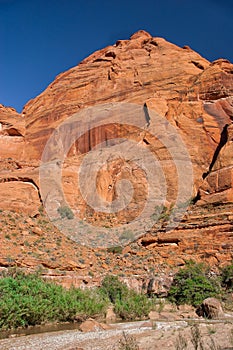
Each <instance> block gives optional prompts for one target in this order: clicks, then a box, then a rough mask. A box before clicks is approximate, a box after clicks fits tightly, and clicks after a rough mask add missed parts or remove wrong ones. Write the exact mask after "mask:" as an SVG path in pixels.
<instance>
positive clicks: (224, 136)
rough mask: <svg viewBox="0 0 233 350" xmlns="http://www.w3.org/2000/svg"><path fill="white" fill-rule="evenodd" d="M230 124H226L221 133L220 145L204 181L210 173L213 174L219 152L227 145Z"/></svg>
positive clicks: (204, 175) (204, 176)
mask: <svg viewBox="0 0 233 350" xmlns="http://www.w3.org/2000/svg"><path fill="white" fill-rule="evenodd" d="M228 126H229V125H228V124H226V125H225V126H224V128H223V130H222V132H221V138H220V141H219V144H218V146H217V148H216V150H215V152H214V155H213V158H212V161H211V163H210V166H209V170H208V171H207V172H205V173H204V174H203V175H202V177H203V179H205V178H206V177H207V176H208V175H209V173H210V172H211V170H212V168H213V166H214V164H215V162H216V160H217V158H218V155H219V152H220V151H221V149H222V148H223V146H224V145H225V144H226V143H227V135H228V134H227V128H228Z"/></svg>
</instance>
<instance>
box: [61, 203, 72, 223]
mask: <svg viewBox="0 0 233 350" xmlns="http://www.w3.org/2000/svg"><path fill="white" fill-rule="evenodd" d="M57 211H58V213H59V214H60V217H61V218H62V219H65V218H67V219H69V220H71V219H73V218H74V213H73V212H72V210H71V209H70V207H68V206H62V207H59V208H58V209H57Z"/></svg>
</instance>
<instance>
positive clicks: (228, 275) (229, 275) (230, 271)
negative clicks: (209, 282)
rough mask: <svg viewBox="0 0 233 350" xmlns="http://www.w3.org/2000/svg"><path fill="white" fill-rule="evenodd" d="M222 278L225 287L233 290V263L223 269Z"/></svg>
mask: <svg viewBox="0 0 233 350" xmlns="http://www.w3.org/2000/svg"><path fill="white" fill-rule="evenodd" d="M221 279H222V285H223V287H226V288H227V289H228V290H233V263H232V264H231V265H228V266H225V267H224V268H223V269H222V273H221Z"/></svg>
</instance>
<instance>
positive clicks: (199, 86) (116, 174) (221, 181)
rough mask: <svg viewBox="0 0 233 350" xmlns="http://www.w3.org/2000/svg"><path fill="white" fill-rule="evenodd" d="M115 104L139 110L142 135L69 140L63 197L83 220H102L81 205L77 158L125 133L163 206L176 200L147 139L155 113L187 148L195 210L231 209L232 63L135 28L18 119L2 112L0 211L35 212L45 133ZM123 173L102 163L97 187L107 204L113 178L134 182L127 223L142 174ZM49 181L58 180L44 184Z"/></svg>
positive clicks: (162, 150) (168, 173)
mask: <svg viewBox="0 0 233 350" xmlns="http://www.w3.org/2000/svg"><path fill="white" fill-rule="evenodd" d="M118 102H124V103H125V102H126V103H133V104H137V105H139V106H141V107H144V108H146V110H147V113H148V117H149V118H150V123H148V125H147V126H146V128H145V130H144V132H143V133H142V132H139V131H138V130H134V129H132V128H130V127H127V126H124V127H123V128H122V127H119V126H118V125H116V124H112V125H111V123H109V124H108V125H107V126H105V127H100V128H94V129H92V130H91V131H90V132H89V134H88V135H87V134H85V135H83V136H82V137H81V138H80V140H78V141H77V142H75V144H74V145H73V147H72V149H71V151H70V153H69V156H68V158H67V160H66V163H65V165H64V169H63V184H64V191H65V194H66V196H67V199H68V201H69V204H70V206H71V207H72V208H78V210H79V211H80V212H81V213H82V215H83V217H84V216H85V217H87V218H88V215H89V219H90V220H93V218H94V220H95V221H96V222H99V221H100V222H101V220H103V216H104V215H103V216H102V218H99V217H98V215H95V213H94V212H93V211H90V207H89V206H87V205H86V204H85V201H84V200H83V199H82V198H81V196H80V191H79V189H76V187H77V186H76V172H77V169H78V166H79V164H80V161H81V160H82V155H83V154H85V153H87V152H89V151H90V150H91V149H93V148H94V147H95V146H96V145H97V144H98V142H103V141H105V142H106V141H108V140H111V139H113V138H116V137H124V136H126V135H128V133H131V136H132V139H133V140H134V141H136V142H137V143H138V144H142V146H143V147H145V148H147V149H150V151H151V152H154V154H155V155H156V156H157V157H158V158H159V160H160V162H161V164H162V167H163V170H164V172H165V178H166V182H167V186H168V191H167V196H168V198H167V202H168V203H172V202H173V201H174V198H175V197H176V193H175V191H174V188H175V187H176V186H177V179H176V178H175V177H176V176H174V174H175V170H174V166H173V165H172V164H171V162H170V163H169V162H167V160H172V159H171V155H170V154H169V152H168V150H166V147H164V145H161V142H159V141H158V139H156V138H154V137H153V136H152V134H153V132H152V131H153V127H154V125H153V122H154V120H153V111H154V112H156V113H157V114H159V116H160V117H161V118H162V119H164V120H167V121H169V122H170V124H171V125H172V126H174V128H175V129H176V130H177V132H178V133H179V135H180V136H181V138H182V140H183V142H184V144H185V146H186V148H187V151H188V153H189V155H190V159H191V161H192V167H193V174H194V181H193V189H192V196H196V195H197V196H198V198H199V201H198V202H197V204H204V203H219V202H220V203H226V202H228V203H231V202H233V186H232V184H233V161H232V147H233V146H232V145H233V137H232V118H233V64H231V63H230V62H229V61H227V60H225V59H219V60H217V61H214V62H212V63H210V62H208V61H207V60H206V59H204V58H203V57H201V56H200V55H199V54H198V53H196V52H195V51H193V50H192V49H190V48H189V47H188V46H185V47H183V48H180V47H177V46H176V45H173V44H171V43H169V42H167V41H166V40H164V39H162V38H156V37H155V38H153V37H151V36H150V34H148V33H146V32H144V31H139V32H137V33H135V34H134V35H132V37H131V38H130V39H129V40H119V41H117V42H116V43H115V44H114V45H112V46H109V47H106V48H104V49H102V50H100V51H97V52H95V53H93V54H92V55H91V56H89V57H88V58H86V59H85V60H84V61H83V62H81V63H80V64H79V65H78V66H76V67H74V68H71V69H70V70H68V71H67V72H65V73H61V74H60V75H59V76H58V77H57V78H56V79H55V81H54V82H52V83H51V84H50V85H49V86H48V88H47V89H46V90H45V91H44V92H43V93H41V94H40V95H39V96H38V97H36V98H35V99H33V100H31V101H29V102H28V103H27V104H26V105H25V107H24V109H23V112H22V114H21V115H18V114H17V113H16V111H15V110H13V109H11V108H5V107H3V106H2V105H0V147H1V155H0V157H1V158H0V200H1V201H0V208H1V209H3V210H6V209H7V210H10V209H12V210H15V211H18V212H20V211H21V212H23V213H26V214H29V215H31V216H33V215H35V214H36V213H37V212H38V208H39V207H40V205H41V193H40V183H39V170H38V167H39V165H40V160H41V156H42V153H43V150H44V147H45V144H46V142H47V140H48V139H49V137H50V136H51V134H52V132H53V131H54V130H55V128H57V127H58V126H59V125H60V124H61V123H62V122H63V121H65V120H66V119H67V118H69V117H70V116H72V115H73V114H74V113H77V112H79V111H82V110H85V108H86V107H92V106H97V105H99V106H100V108H102V107H101V106H102V105H103V104H106V103H118ZM69 135H70V134H69V133H67V138H68V137H69ZM64 142H66V140H65V141H64ZM130 171H131V174H132V173H133V172H134V173H136V174H137V175H136V177H135V176H132V175H129V172H128V170H127V166H126V164H125V162H124V160H122V159H115V160H113V161H112V160H110V161H109V163H108V164H106V167H105V168H103V169H102V172H100V174H99V177H98V179H97V184H96V186H97V191H98V192H99V193H100V195H101V196H102V197H103V198H105V199H106V200H108V201H111V200H113V199H114V195H115V188H114V186H115V185H116V182H117V180H119V179H121V178H126V179H129V180H130V181H131V182H132V183H133V187H134V189H135V195H134V197H133V199H132V203H131V204H132V208H133V209H132V210H131V211H128V212H127V216H128V217H127V220H129V218H130V219H132V218H135V216H137V213H138V211H140V206H143V205H144V204H145V201H146V179H145V177H144V175H143V172H141V171H140V170H139V169H138V168H137V167H135V165H133V164H131V165H130ZM49 180H50V181H51V182H54V183H55V182H56V179H53V178H52V177H51V178H50V179H49ZM88 180H91V179H87V181H88ZM184 185H185V179H184ZM49 186H50V185H49ZM49 186H48V187H49ZM47 191H48V193H49V188H47ZM125 216H126V213H125V212H124V211H122V212H120V214H119V215H118V216H116V217H114V218H109V220H119V221H120V222H123V223H124V222H125ZM107 220H108V218H107V216H104V221H105V222H106V221H107ZM113 224H114V223H113V222H111V225H113ZM231 243H232V242H231ZM156 244H157V243H156ZM149 245H150V244H149Z"/></svg>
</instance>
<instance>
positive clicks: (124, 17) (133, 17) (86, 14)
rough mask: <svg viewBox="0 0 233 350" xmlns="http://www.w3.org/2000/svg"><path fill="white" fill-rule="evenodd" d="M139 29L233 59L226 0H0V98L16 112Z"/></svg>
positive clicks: (232, 24)
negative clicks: (70, 71) (87, 59)
mask: <svg viewBox="0 0 233 350" xmlns="http://www.w3.org/2000/svg"><path fill="white" fill-rule="evenodd" d="M139 29H144V30H146V31H148V32H150V33H151V34H152V35H153V36H161V37H164V38H165V39H167V40H168V41H171V42H173V43H175V44H177V45H179V46H183V45H189V46H190V47H191V48H193V49H194V50H196V51H198V52H199V53H200V54H201V55H202V56H204V57H206V58H207V59H209V60H210V61H213V60H215V59H217V58H220V57H225V58H227V59H229V60H230V61H231V62H233V1H232V0H229V1H228V0H225V1H224V0H195V1H193V0H102V1H95V0H0V103H2V104H4V105H5V106H13V107H15V108H16V109H17V110H18V111H21V110H22V107H23V105H24V104H25V103H26V102H27V101H28V100H29V99H31V98H33V97H35V96H37V95H38V94H39V93H40V92H42V91H43V90H44V89H45V88H46V87H47V85H48V84H49V83H50V82H51V81H53V80H54V78H55V76H56V75H58V74H59V73H60V72H63V71H65V70H67V69H68V68H70V67H72V66H75V65H76V64H78V63H79V62H80V61H81V60H82V59H83V58H85V57H86V56H88V55H89V54H91V53H92V52H94V51H96V50H97V49H100V48H103V47H105V46H107V45H110V44H114V43H115V42H116V40H118V39H128V38H129V37H130V35H132V34H133V33H134V32H135V31H137V30H139Z"/></svg>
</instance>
